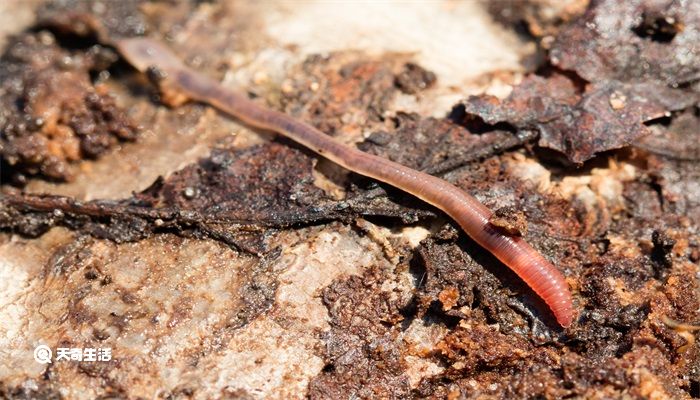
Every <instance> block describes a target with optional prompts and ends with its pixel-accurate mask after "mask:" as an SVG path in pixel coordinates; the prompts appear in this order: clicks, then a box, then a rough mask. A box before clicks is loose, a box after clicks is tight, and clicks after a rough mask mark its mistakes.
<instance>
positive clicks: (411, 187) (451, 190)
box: [116, 38, 574, 327]
mask: <svg viewBox="0 0 700 400" xmlns="http://www.w3.org/2000/svg"><path fill="white" fill-rule="evenodd" d="M116 47H117V49H118V50H119V51H120V53H121V54H122V55H123V56H124V57H125V58H126V59H127V60H128V61H129V62H130V63H131V64H132V65H133V66H134V67H135V68H137V69H138V70H140V71H146V70H147V69H148V68H150V67H155V68H157V70H158V71H159V72H161V73H164V74H165V78H164V82H165V83H167V84H168V85H171V86H169V87H170V88H172V89H175V90H176V91H177V92H179V93H181V94H184V95H185V96H186V97H187V98H189V99H193V100H197V101H200V102H203V103H208V104H210V105H212V106H213V107H216V108H218V109H219V110H221V111H224V112H226V113H228V114H231V115H233V116H234V117H236V118H238V119H240V120H241V121H243V122H245V123H246V124H249V125H251V126H255V127H258V128H262V129H267V130H271V131H275V132H278V133H281V134H283V135H285V136H287V137H289V138H290V139H292V140H294V141H296V142H298V143H300V144H302V145H303V146H305V147H307V148H309V149H311V150H313V151H315V152H316V153H318V154H320V155H321V156H323V157H325V158H328V159H329V160H331V161H333V162H335V163H337V164H339V165H341V166H343V167H344V168H347V169H348V170H350V171H353V172H356V173H358V174H361V175H364V176H368V177H371V178H374V179H377V180H379V181H382V182H385V183H388V184H390V185H392V186H394V187H396V188H399V189H401V190H404V191H406V192H408V193H411V194H412V195H414V196H416V197H418V198H420V199H422V200H423V201H425V202H427V203H430V204H432V205H433V206H435V207H437V208H439V209H441V210H442V211H444V212H445V213H446V214H447V215H449V216H450V217H451V218H453V219H454V220H455V221H457V223H458V224H459V225H460V226H461V227H462V229H464V231H465V232H466V233H467V234H468V235H469V236H471V238H472V239H474V240H475V241H476V242H477V243H479V244H480V245H481V246H482V247H484V248H485V249H487V250H488V251H490V252H491V253H492V254H493V255H494V256H496V257H497V258H498V259H499V260H500V261H501V262H503V263H504V264H505V265H506V266H508V267H509V268H510V269H512V270H513V271H514V272H515V273H516V274H517V275H518V276H519V277H520V278H522V279H523V280H524V281H525V282H526V283H527V284H528V286H530V287H531V288H532V289H533V290H534V291H535V293H537V295H539V296H540V297H541V298H542V299H543V300H544V301H545V303H547V305H548V306H549V307H550V309H551V310H552V313H553V314H554V316H555V317H556V319H557V322H559V324H560V325H561V326H563V327H568V326H569V325H571V322H572V320H573V316H574V311H573V304H572V300H571V293H570V291H569V288H568V285H567V284H566V281H565V280H564V276H563V275H562V274H561V272H559V270H557V269H556V268H555V267H554V266H553V265H552V264H551V263H550V262H548V261H547V260H545V259H544V257H542V256H541V255H540V254H539V253H538V252H537V251H536V250H535V249H533V248H532V247H531V246H530V245H529V244H527V243H526V242H525V240H523V239H522V238H521V237H518V236H509V235H506V234H504V233H501V232H499V231H498V230H496V229H494V228H493V226H492V225H491V224H490V223H489V218H490V217H491V214H492V213H491V211H490V210H489V209H488V208H486V206H484V205H483V204H481V203H480V202H479V201H478V200H476V199H475V198H474V197H472V196H471V195H469V194H468V193H466V192H464V191H463V190H461V189H459V188H458V187H456V186H454V185H452V184H451V183H449V182H447V181H445V180H442V179H440V178H437V177H434V176H432V175H428V174H425V173H423V172H419V171H416V170H414V169H411V168H408V167H406V166H403V165H401V164H398V163H395V162H393V161H390V160H387V159H385V158H382V157H378V156H375V155H371V154H367V153H364V152H362V151H360V150H357V149H356V148H353V147H349V146H347V145H344V144H342V143H340V142H337V141H336V140H334V139H333V138H331V137H330V136H328V135H326V134H324V133H323V132H321V131H319V130H317V129H316V128H314V127H312V126H310V125H308V124H305V123H303V122H300V121H297V120H295V119H294V118H292V117H290V116H288V115H286V114H283V113H280V112H278V111H275V110H270V109H267V108H265V107H262V106H259V105H257V104H256V103H254V102H252V101H251V100H249V99H248V98H247V97H246V96H243V95H240V94H237V93H234V92H232V91H230V90H228V89H226V88H224V87H222V86H221V85H220V84H219V82H217V81H215V80H213V79H210V78H208V77H206V76H203V75H201V74H198V73H196V72H194V71H192V70H190V69H189V68H188V67H186V66H185V65H184V64H183V63H182V62H181V61H180V60H179V59H178V58H177V57H176V56H175V55H174V54H172V53H171V52H170V51H169V50H168V49H167V48H165V47H164V46H163V45H161V44H160V43H158V42H156V41H153V40H150V39H143V38H137V39H125V40H120V41H119V42H117V43H116Z"/></svg>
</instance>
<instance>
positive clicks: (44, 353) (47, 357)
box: [34, 344, 52, 364]
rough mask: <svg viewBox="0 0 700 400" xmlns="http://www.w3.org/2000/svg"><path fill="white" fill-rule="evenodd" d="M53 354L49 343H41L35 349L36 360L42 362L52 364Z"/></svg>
mask: <svg viewBox="0 0 700 400" xmlns="http://www.w3.org/2000/svg"><path fill="white" fill-rule="evenodd" d="M51 355H52V354H51V348H50V347H49V346H47V345H44V344H40V345H39V346H36V349H34V360H36V362H38V363H40V364H50V363H51Z"/></svg>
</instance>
